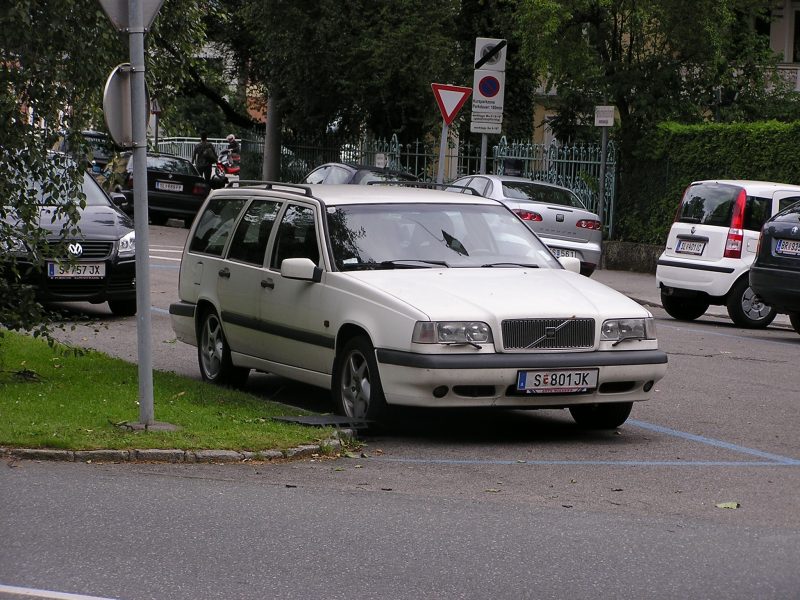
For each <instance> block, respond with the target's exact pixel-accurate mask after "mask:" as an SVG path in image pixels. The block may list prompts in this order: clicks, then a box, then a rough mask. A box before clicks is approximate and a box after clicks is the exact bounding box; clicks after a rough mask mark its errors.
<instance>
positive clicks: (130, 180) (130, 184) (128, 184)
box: [125, 173, 133, 190]
mask: <svg viewBox="0 0 800 600" xmlns="http://www.w3.org/2000/svg"><path fill="white" fill-rule="evenodd" d="M125 187H127V188H128V189H131V190H132V189H133V173H128V179H126V180H125Z"/></svg>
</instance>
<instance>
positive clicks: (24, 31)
mask: <svg viewBox="0 0 800 600" xmlns="http://www.w3.org/2000/svg"><path fill="white" fill-rule="evenodd" d="M207 4H208V3H207V2H203V1H202V0H167V2H165V4H164V6H163V7H162V9H161V12H160V15H159V17H158V19H157V20H156V24H155V26H154V28H153V31H152V32H151V35H149V36H148V40H147V41H148V44H149V49H150V51H149V52H148V53H147V56H148V61H147V68H148V79H149V83H150V86H151V92H152V91H153V90H154V89H155V90H160V91H162V92H163V93H165V94H168V93H169V92H170V91H171V90H175V89H177V88H179V87H180V86H181V85H182V83H181V82H182V80H183V78H184V76H185V75H184V73H185V72H186V70H185V68H184V67H186V66H188V65H191V64H192V61H193V60H195V59H194V55H195V50H196V49H198V48H201V47H202V44H203V41H204V29H203V25H202V24H203V20H202V19H201V18H200V16H201V15H203V14H205V13H206V11H207V10H208V8H207ZM127 57H128V47H127V41H126V39H125V38H124V37H123V36H119V35H118V34H117V33H116V32H115V31H114V29H113V28H112V26H111V24H110V22H109V21H108V18H107V17H106V16H105V14H104V13H103V11H102V10H101V8H100V5H99V3H98V2H97V1H96V0H6V1H5V2H4V5H3V10H2V11H0V139H1V140H3V142H2V147H1V148H0V198H1V199H2V200H1V201H0V323H2V324H3V326H5V327H7V328H9V329H23V330H33V331H34V332H35V333H36V334H38V335H44V336H46V337H48V339H50V340H51V341H52V338H51V337H50V336H49V331H50V326H51V325H52V319H53V318H54V316H55V315H54V314H53V313H51V312H49V311H48V310H47V309H46V308H45V307H43V306H42V305H41V304H40V303H39V302H38V301H37V300H36V298H35V294H34V290H33V289H31V288H29V287H26V286H24V285H22V284H21V283H20V270H21V269H22V268H23V267H22V264H21V263H20V262H19V260H18V258H19V255H18V254H17V253H18V252H22V251H25V254H29V252H27V251H31V252H30V256H32V257H33V259H34V261H35V266H38V267H41V266H42V264H43V262H44V261H45V260H46V258H47V257H48V254H47V253H46V252H43V251H42V248H43V247H44V246H45V245H46V244H44V242H45V240H44V238H45V234H44V232H43V231H42V230H41V229H40V228H39V227H38V225H37V224H38V216H39V211H38V208H37V207H36V206H35V205H34V204H33V203H32V202H31V201H30V200H29V198H30V197H31V196H32V193H31V191H32V190H33V189H34V188H37V187H39V188H43V189H45V191H46V193H48V194H50V195H52V196H53V197H54V198H55V199H60V200H62V201H65V203H64V205H63V207H62V208H61V209H59V211H58V213H57V214H56V215H54V218H58V217H59V216H64V217H65V218H66V221H65V223H64V226H63V228H62V231H61V236H60V238H61V244H63V243H65V240H66V239H68V238H69V237H70V236H76V235H79V231H77V230H76V227H75V224H76V222H77V218H78V211H79V210H80V208H81V202H82V200H81V198H80V196H79V195H78V196H77V198H75V199H73V200H74V201H69V199H70V197H71V191H73V190H75V189H76V186H77V185H78V182H79V181H80V180H81V179H82V177H83V175H82V174H83V171H84V170H85V168H86V166H87V164H86V160H85V159H80V158H78V160H77V161H76V162H65V161H63V160H62V159H57V158H54V157H53V156H52V155H50V154H48V149H49V148H51V147H52V145H53V143H54V142H55V141H56V139H57V137H58V136H60V135H67V136H69V137H70V140H71V143H72V147H74V148H81V147H83V146H82V144H84V142H83V139H82V137H81V136H80V131H81V130H82V129H87V128H90V127H92V126H97V124H98V123H101V122H102V108H101V107H102V103H101V99H102V93H103V87H104V83H105V80H106V78H107V77H108V73H109V72H110V71H111V69H112V67H114V66H115V65H117V64H119V63H121V62H127ZM79 156H80V153H79ZM59 213H60V214H59ZM50 252H51V254H55V253H59V247H58V246H57V245H56V246H55V247H51V249H50Z"/></svg>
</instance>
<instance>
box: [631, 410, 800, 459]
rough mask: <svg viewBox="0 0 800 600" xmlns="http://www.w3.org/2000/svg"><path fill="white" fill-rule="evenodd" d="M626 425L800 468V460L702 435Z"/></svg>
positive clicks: (634, 422) (640, 424)
mask: <svg viewBox="0 0 800 600" xmlns="http://www.w3.org/2000/svg"><path fill="white" fill-rule="evenodd" d="M626 423H627V424H628V425H633V426H634V427H639V428H640V429H647V430H648V431H655V432H657V433H663V434H665V435H671V436H674V437H679V438H682V439H684V440H690V441H692V442H699V443H701V444H706V445H708V446H715V447H717V448H724V449H725V450H731V451H733V452H738V453H740V454H749V455H751V456H758V457H759V458H764V459H766V460H770V461H774V462H776V463H780V464H784V465H792V466H800V460H798V459H796V458H789V457H787V456H781V455H779V454H771V453H769V452H763V451H762V450H755V449H754V448H746V447H745V446H739V445H738V444H731V443H730V442H723V441H722V440H717V439H714V438H708V437H705V436H702V435H696V434H694V433H687V432H685V431H678V430H677V429H670V428H669V427H662V426H661V425H654V424H652V423H645V422H644V421H638V420H636V419H628V420H627V421H626Z"/></svg>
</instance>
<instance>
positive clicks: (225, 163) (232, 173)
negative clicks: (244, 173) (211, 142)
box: [213, 150, 242, 183]
mask: <svg viewBox="0 0 800 600" xmlns="http://www.w3.org/2000/svg"><path fill="white" fill-rule="evenodd" d="M241 159H242V157H241V155H240V154H239V153H238V152H233V151H231V150H223V151H222V152H220V153H219V156H217V162H216V163H215V164H214V173H213V178H218V179H223V178H224V179H225V181H226V182H228V183H230V182H232V181H239V171H240V169H241V165H240V163H241Z"/></svg>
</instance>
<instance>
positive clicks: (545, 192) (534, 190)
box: [503, 181, 586, 209]
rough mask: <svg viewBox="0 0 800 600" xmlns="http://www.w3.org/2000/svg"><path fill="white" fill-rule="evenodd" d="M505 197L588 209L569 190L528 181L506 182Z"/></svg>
mask: <svg viewBox="0 0 800 600" xmlns="http://www.w3.org/2000/svg"><path fill="white" fill-rule="evenodd" d="M503 196H505V197H506V198H511V199H512V200H522V201H526V200H527V201H529V202H541V203H542V204H557V205H559V206H572V207H574V208H583V209H585V208H586V207H585V206H584V205H583V202H581V201H580V199H579V198H578V197H577V196H576V195H575V194H573V193H572V192H570V191H569V190H564V189H559V188H555V187H549V186H546V185H536V184H535V183H528V182H527V181H504V182H503Z"/></svg>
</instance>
